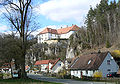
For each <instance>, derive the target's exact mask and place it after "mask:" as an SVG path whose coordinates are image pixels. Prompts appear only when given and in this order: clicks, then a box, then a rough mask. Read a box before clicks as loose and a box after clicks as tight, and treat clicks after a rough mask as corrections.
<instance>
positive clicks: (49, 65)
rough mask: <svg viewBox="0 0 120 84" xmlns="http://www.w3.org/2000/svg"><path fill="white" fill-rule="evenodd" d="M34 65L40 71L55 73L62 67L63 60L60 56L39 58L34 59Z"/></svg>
mask: <svg viewBox="0 0 120 84" xmlns="http://www.w3.org/2000/svg"><path fill="white" fill-rule="evenodd" d="M35 66H38V67H39V68H40V71H41V72H52V73H57V72H58V71H59V70H61V68H62V67H63V62H62V61H61V60H60V58H59V59H57V60H40V61H36V63H35Z"/></svg>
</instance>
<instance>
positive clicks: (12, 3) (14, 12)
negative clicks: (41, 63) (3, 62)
mask: <svg viewBox="0 0 120 84" xmlns="http://www.w3.org/2000/svg"><path fill="white" fill-rule="evenodd" d="M31 3H32V2H31V0H3V2H1V5H3V6H4V8H5V9H6V11H7V13H4V15H5V17H6V18H7V19H8V21H9V22H10V24H11V27H12V28H13V29H14V30H16V31H17V32H18V33H19V36H20V44H21V50H22V53H21V59H20V62H21V63H20V67H21V77H22V78H26V72H25V55H26V50H27V40H28V39H27V37H28V36H29V35H30V33H31V32H32V31H33V30H34V29H32V28H34V27H33V26H31V24H34V23H33V22H32V4H31ZM30 26H31V27H30Z"/></svg>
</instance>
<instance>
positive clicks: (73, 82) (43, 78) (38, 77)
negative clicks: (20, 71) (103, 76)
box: [28, 74, 115, 84]
mask: <svg viewBox="0 0 120 84" xmlns="http://www.w3.org/2000/svg"><path fill="white" fill-rule="evenodd" d="M28 77H29V78H32V79H36V80H41V81H49V82H56V83H64V84H115V83H105V82H89V81H76V80H72V79H57V78H54V77H46V76H43V75H41V74H28Z"/></svg>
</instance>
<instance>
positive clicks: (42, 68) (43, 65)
mask: <svg viewBox="0 0 120 84" xmlns="http://www.w3.org/2000/svg"><path fill="white" fill-rule="evenodd" d="M47 66H48V64H42V65H41V71H43V72H47V70H46V69H45V68H46V67H47Z"/></svg>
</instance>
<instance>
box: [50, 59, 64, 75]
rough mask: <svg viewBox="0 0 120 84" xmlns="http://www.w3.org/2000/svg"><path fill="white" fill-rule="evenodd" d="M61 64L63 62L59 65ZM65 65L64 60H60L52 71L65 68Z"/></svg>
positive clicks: (55, 71) (56, 71)
mask: <svg viewBox="0 0 120 84" xmlns="http://www.w3.org/2000/svg"><path fill="white" fill-rule="evenodd" d="M59 64H61V66H59ZM63 66H64V64H63V62H61V61H58V62H57V64H56V65H55V66H54V67H53V68H52V72H53V73H58V72H59V71H60V70H62V69H63V68H62V67H63Z"/></svg>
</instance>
